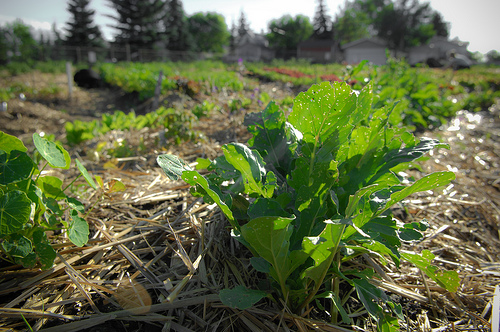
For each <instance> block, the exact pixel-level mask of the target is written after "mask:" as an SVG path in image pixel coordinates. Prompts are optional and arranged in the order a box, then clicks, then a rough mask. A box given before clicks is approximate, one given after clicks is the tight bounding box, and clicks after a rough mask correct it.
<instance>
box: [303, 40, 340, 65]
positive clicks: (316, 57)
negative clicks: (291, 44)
mask: <svg viewBox="0 0 500 332" xmlns="http://www.w3.org/2000/svg"><path fill="white" fill-rule="evenodd" d="M297 58H299V59H307V60H310V61H311V62H316V63H328V62H337V61H339V60H341V59H342V54H341V52H340V49H339V47H338V42H337V41H336V40H333V39H308V40H305V41H303V42H300V43H299V45H298V46H297Z"/></svg>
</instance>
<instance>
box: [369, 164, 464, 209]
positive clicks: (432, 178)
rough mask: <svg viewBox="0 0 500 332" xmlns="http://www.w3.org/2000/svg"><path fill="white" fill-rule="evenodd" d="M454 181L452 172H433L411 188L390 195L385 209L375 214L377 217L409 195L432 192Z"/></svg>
mask: <svg viewBox="0 0 500 332" xmlns="http://www.w3.org/2000/svg"><path fill="white" fill-rule="evenodd" d="M454 179H455V173H453V172H435V173H432V174H429V175H427V176H424V177H423V178H421V179H420V180H418V181H416V182H414V183H413V184H412V185H411V186H408V187H405V188H404V189H403V190H400V191H397V192H395V193H393V194H392V195H391V198H390V199H389V200H388V201H387V203H386V204H385V207H384V208H382V209H380V210H379V211H378V212H377V215H380V214H381V213H382V212H384V211H386V210H387V209H389V208H390V207H391V206H393V205H394V204H396V203H397V202H400V201H402V200H403V199H405V198H406V197H408V196H410V195H411V194H414V193H416V192H421V191H426V190H433V189H436V188H439V187H442V186H445V185H447V184H448V183H450V181H452V180H454Z"/></svg>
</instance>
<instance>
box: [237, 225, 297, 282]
mask: <svg viewBox="0 0 500 332" xmlns="http://www.w3.org/2000/svg"><path fill="white" fill-rule="evenodd" d="M292 221H293V218H283V217H259V218H255V219H252V220H250V221H249V222H248V223H247V224H245V225H243V226H242V227H241V235H242V236H243V238H244V239H245V241H246V242H247V243H249V244H250V246H251V247H252V249H253V250H254V251H255V252H256V253H257V254H258V255H259V256H260V257H262V258H264V259H265V260H266V261H268V262H269V263H270V264H271V268H270V274H271V276H272V277H273V278H274V279H275V280H276V281H277V282H278V283H279V284H280V285H281V286H282V288H283V287H284V285H285V282H286V279H287V278H288V277H289V276H290V274H291V273H292V272H293V271H294V270H295V269H296V268H297V267H298V266H299V265H301V264H302V263H304V261H305V260H306V259H307V254H306V253H304V252H302V251H299V250H294V251H290V250H289V248H290V236H291V234H292V231H293V227H292V225H290V223H291V222H292Z"/></svg>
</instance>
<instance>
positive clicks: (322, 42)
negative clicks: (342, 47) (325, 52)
mask: <svg viewBox="0 0 500 332" xmlns="http://www.w3.org/2000/svg"><path fill="white" fill-rule="evenodd" d="M336 43H337V41H336V40H334V39H308V40H304V41H303V42H300V43H299V45H298V47H299V48H303V47H331V46H335V44H336Z"/></svg>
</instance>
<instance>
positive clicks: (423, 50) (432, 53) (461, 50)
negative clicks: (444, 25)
mask: <svg viewBox="0 0 500 332" xmlns="http://www.w3.org/2000/svg"><path fill="white" fill-rule="evenodd" d="M468 46H469V43H468V42H463V41H460V40H459V39H458V38H454V39H452V40H448V38H446V37H441V36H434V37H432V38H431V40H430V41H429V42H428V43H427V44H423V45H420V46H415V47H412V48H411V49H410V51H409V52H408V63H409V64H410V65H414V64H417V63H424V62H427V63H429V62H432V61H435V62H436V63H439V61H443V60H446V59H448V58H449V56H450V54H451V53H452V52H455V53H456V54H460V55H463V56H466V57H468V58H469V57H470V56H469V51H467V47H468Z"/></svg>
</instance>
